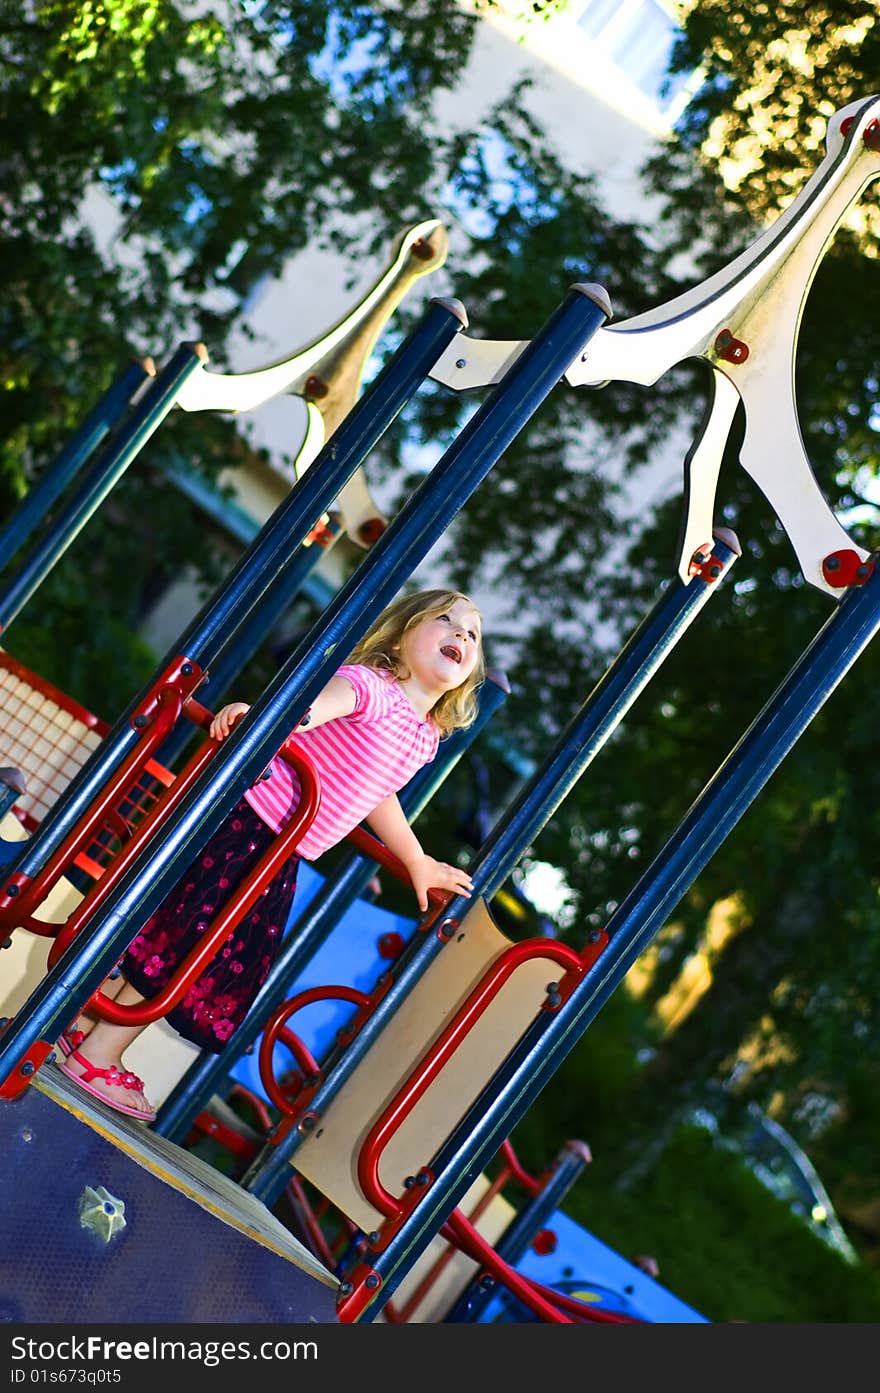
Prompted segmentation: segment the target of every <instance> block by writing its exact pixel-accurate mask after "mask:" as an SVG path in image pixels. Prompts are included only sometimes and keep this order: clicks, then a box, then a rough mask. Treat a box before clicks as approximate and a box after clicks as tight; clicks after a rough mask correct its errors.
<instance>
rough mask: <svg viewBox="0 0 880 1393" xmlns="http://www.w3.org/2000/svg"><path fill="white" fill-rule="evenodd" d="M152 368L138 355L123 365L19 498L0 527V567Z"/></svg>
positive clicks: (18, 547) (22, 543)
mask: <svg viewBox="0 0 880 1393" xmlns="http://www.w3.org/2000/svg"><path fill="white" fill-rule="evenodd" d="M152 372H153V367H152V364H151V363H148V362H146V361H144V360H143V359H140V358H135V359H133V360H132V362H130V363H129V364H128V365H127V366H126V367H125V368H124V369H123V371H122V372H121V373H120V374H119V377H117V378H116V380H115V382H113V383H111V385H110V386H109V387H108V388H107V391H106V392H105V393H104V395H103V396H102V397H101V399H100V401H99V402H98V403H97V405H96V406H95V407H94V408H93V409H92V411H90V412H89V414H88V416H87V417H86V419H85V420H84V421H83V423H82V425H81V426H80V427H79V429H78V430H77V431H76V432H75V433H74V434H73V435H72V436H71V438H70V440H69V441H68V442H67V444H66V445H65V447H64V449H63V450H62V451H61V452H60V453H59V455H58V456H57V458H56V459H55V460H54V461H53V463H52V464H51V465H50V466H49V467H48V468H47V469H46V470H45V471H44V472H43V474H42V475H41V476H40V479H39V480H38V482H37V483H36V484H34V486H33V488H32V489H30V490H29V491H28V493H27V494H26V495H25V497H24V498H23V499H22V500H21V502H20V503H19V505H18V507H17V508H16V509H15V512H14V513H13V514H12V517H11V518H10V519H9V521H8V522H7V523H5V525H4V526H3V527H0V557H2V558H3V561H2V565H3V569H4V570H5V569H6V567H7V566H8V565H9V563H10V561H11V560H12V559H13V557H14V556H16V555H17V554H18V552H19V551H21V549H22V547H23V546H25V544H26V543H27V542H28V541H29V540H30V538H31V537H32V536H33V533H34V531H35V530H36V528H37V527H39V525H40V523H41V522H42V521H43V520H44V518H45V517H46V516H47V515H48V513H49V510H50V508H51V507H52V506H53V504H54V503H56V502H57V500H58V499H59V498H60V497H61V494H62V493H63V492H64V490H65V489H66V488H67V485H68V484H69V483H70V482H71V481H72V480H73V479H74V478H75V477H76V475H77V474H78V473H79V471H80V469H81V468H82V466H83V465H84V464H85V463H86V461H87V460H88V459H89V458H90V456H91V455H92V454H93V453H94V451H95V450H96V449H97V448H98V446H99V445H100V443H101V441H102V440H103V439H104V437H105V436H106V435H107V434H108V432H109V431H110V430H111V429H112V428H113V427H114V426H115V425H116V423H117V421H118V420H119V419H120V418H121V417H122V415H123V413H124V412H125V410H126V408H127V407H128V404H129V402H130V401H131V399H132V397H133V396H134V394H135V392H136V391H137V390H138V388H139V387H142V386H143V384H144V383H145V382H146V380H147V378H148V377H149V376H150V375H151V373H152Z"/></svg>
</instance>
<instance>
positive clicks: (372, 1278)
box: [364, 1272, 382, 1291]
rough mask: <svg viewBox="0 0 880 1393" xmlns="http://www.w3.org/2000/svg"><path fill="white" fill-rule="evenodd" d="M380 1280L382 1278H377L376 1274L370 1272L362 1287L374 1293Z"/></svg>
mask: <svg viewBox="0 0 880 1393" xmlns="http://www.w3.org/2000/svg"><path fill="white" fill-rule="evenodd" d="M381 1280H382V1278H381V1277H380V1276H379V1274H378V1272H371V1273H370V1275H369V1277H368V1278H367V1279H366V1281H365V1282H364V1286H365V1287H369V1288H370V1291H375V1290H376V1288H377V1286H378V1285H379V1283H380V1282H381Z"/></svg>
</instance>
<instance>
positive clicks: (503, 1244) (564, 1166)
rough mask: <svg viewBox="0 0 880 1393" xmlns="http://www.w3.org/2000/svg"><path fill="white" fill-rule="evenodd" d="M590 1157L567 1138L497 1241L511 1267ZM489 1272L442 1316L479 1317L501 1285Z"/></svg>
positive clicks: (453, 1321) (454, 1319) (451, 1318)
mask: <svg viewBox="0 0 880 1393" xmlns="http://www.w3.org/2000/svg"><path fill="white" fill-rule="evenodd" d="M588 1159H589V1152H588V1151H587V1149H586V1147H585V1146H584V1143H583V1142H580V1141H568V1142H566V1143H565V1146H564V1147H563V1148H562V1150H561V1151H560V1153H559V1155H558V1156H557V1158H556V1161H555V1163H554V1166H553V1170H552V1171H551V1173H550V1176H549V1178H548V1180H547V1183H546V1184H545V1185H544V1186H543V1188H542V1189H541V1191H540V1193H539V1194H537V1195H534V1196H533V1197H532V1199H531V1200H530V1201H529V1203H528V1204H527V1205H524V1206H523V1208H522V1209H521V1210H520V1211H519V1213H518V1214H517V1215H516V1217H515V1218H514V1219H511V1221H510V1224H509V1225H508V1227H507V1228H506V1229H505V1230H504V1233H503V1234H502V1235H501V1238H500V1239H499V1241H498V1242H497V1243H496V1244H495V1245H494V1247H495V1251H496V1253H497V1254H498V1256H499V1257H500V1258H503V1260H504V1261H505V1262H506V1263H509V1264H510V1266H511V1267H516V1264H517V1263H518V1262H519V1260H520V1258H522V1257H523V1255H524V1253H525V1251H526V1249H527V1248H528V1246H529V1244H530V1243H531V1242H532V1240H533V1239H534V1237H535V1234H537V1233H540V1231H541V1229H543V1228H544V1227H545V1225H546V1223H547V1220H548V1219H549V1218H550V1216H551V1215H552V1214H553V1213H554V1212H555V1211H556V1210H557V1209H558V1208H559V1206H560V1204H561V1203H562V1200H563V1199H564V1198H565V1196H566V1195H567V1194H568V1192H569V1190H570V1189H571V1187H572V1185H573V1184H574V1182H575V1181H576V1180H577V1179H578V1177H579V1176H580V1175H581V1174H582V1173H583V1169H584V1167H585V1166H586V1164H587V1161H588ZM487 1276H488V1274H483V1276H482V1277H480V1276H477V1277H475V1278H474V1279H473V1281H471V1282H469V1283H468V1285H467V1286H466V1287H465V1289H464V1291H463V1292H462V1293H461V1295H460V1297H459V1298H458V1300H457V1301H456V1302H455V1303H454V1304H453V1305H452V1306H451V1307H450V1309H449V1310H448V1311H447V1312H446V1315H445V1316H444V1317H443V1319H444V1321H445V1322H448V1323H449V1324H450V1325H455V1324H458V1323H460V1322H465V1321H466V1322H468V1323H473V1322H475V1321H478V1320H479V1319H480V1316H481V1315H482V1314H483V1312H484V1311H485V1309H486V1307H487V1306H488V1305H489V1303H490V1301H492V1300H493V1299H494V1298H495V1297H496V1296H497V1295H498V1285H497V1283H496V1282H495V1280H494V1279H493V1278H492V1277H489V1278H488V1281H487V1280H486V1278H487Z"/></svg>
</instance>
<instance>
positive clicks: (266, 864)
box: [89, 740, 321, 1025]
mask: <svg viewBox="0 0 880 1393" xmlns="http://www.w3.org/2000/svg"><path fill="white" fill-rule="evenodd" d="M280 753H283V755H284V757H285V758H286V759H287V761H288V763H290V764H292V765H293V767H294V768H295V769H296V772H297V774H298V776H299V782H300V795H301V796H300V803H299V807H298V808H297V810H296V812H295V813H294V815H293V817H292V818H291V820H290V822H289V823H288V824H287V826H286V827H285V829H284V831H283V832H280V833H279V834H278V836H277V837H276V839H275V841H274V842H273V843H272V845H271V846H270V847H268V849H267V850H266V851H264V852H263V855H262V856H261V857H260V859H259V861H258V862H257V864H256V865H255V866H254V868H253V869H252V870H251V871H250V872H249V873H248V875H246V876H245V878H244V880H243V881H242V882H241V884H240V885H239V887H238V889H237V890H236V892H235V894H234V895H233V896H232V897H231V898H230V899H229V900H228V901H227V903H226V904H225V905H224V906H223V908H222V909H221V911H220V913H219V914H217V915H216V916H215V917H214V919H213V920H212V921H211V924H210V926H209V927H208V928H207V929H205V931H204V933H203V934H202V935H201V937H200V939H199V941H198V943H196V944H194V945H193V947H192V948H191V949H190V951H189V952H188V953H187V955H186V957H185V958H184V959H183V961H182V962H181V964H180V966H179V968H178V969H177V971H176V972H174V973H173V974H172V975H171V977H170V978H169V979H168V981H167V982H166V983H165V986H164V987H163V988H162V989H161V991H159V992H157V993H156V995H155V996H154V997H151V998H150V1000H149V1002H141V1003H139V1004H138V1005H133V1006H120V1005H119V1003H118V1002H116V1001H114V1000H113V999H112V998H111V997H108V996H105V995H104V993H103V992H100V991H99V992H96V993H95V995H94V996H93V997H92V999H91V1002H90V1003H89V1009H90V1010H94V1012H95V1013H96V1014H97V1015H99V1016H100V1017H101V1019H102V1020H106V1021H111V1022H112V1023H113V1025H149V1024H150V1023H151V1022H152V1021H157V1020H159V1019H160V1017H162V1016H164V1015H167V1013H168V1012H169V1011H170V1010H171V1009H172V1007H174V1006H176V1005H177V1003H178V1002H179V1001H180V1000H181V999H182V998H183V997H184V996H185V995H186V993H187V991H188V990H189V988H190V987H191V986H192V984H193V982H195V981H197V980H198V978H199V977H200V976H201V975H202V973H203V972H204V970H205V968H206V967H208V965H209V964H210V963H211V962H212V961H213V959H214V957H215V956H216V954H217V950H218V949H219V948H220V947H221V946H222V945H223V944H224V943H225V942H226V939H227V938H228V937H229V935H230V934H231V933H232V932H233V930H234V929H235V926H236V924H238V922H239V920H240V919H242V918H243V916H244V915H245V914H247V912H248V910H249V909H251V908H252V907H253V905H255V904H256V902H257V900H258V899H259V897H260V895H261V894H262V892H263V890H264V888H265V886H266V885H267V884H268V883H269V881H270V880H272V878H273V877H274V876H275V875H277V873H278V872H279V871H280V869H281V867H282V866H283V865H284V863H285V861H286V860H287V859H288V858H289V857H290V855H291V854H292V852H293V851H294V849H295V847H296V845H297V843H298V842H299V840H300V838H301V837H302V835H303V833H304V832H305V831H306V829H307V828H308V827H310V826H311V824H312V822H313V821H314V819H315V814H316V813H317V811H318V806H319V803H320V799H321V789H320V784H319V781H318V774H317V771H316V769H315V766H314V765H313V764H312V761H311V760H310V759H309V757H308V755H307V754H305V752H304V751H303V750H302V749H301V748H300V747H298V746H295V745H293V744H292V742H291V740H288V741H286V742H285V744H284V745H283V746H282V750H281V752H280Z"/></svg>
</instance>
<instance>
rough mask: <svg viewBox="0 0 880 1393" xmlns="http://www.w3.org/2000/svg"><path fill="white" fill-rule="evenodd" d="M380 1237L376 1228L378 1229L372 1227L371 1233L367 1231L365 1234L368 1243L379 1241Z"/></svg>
mask: <svg viewBox="0 0 880 1393" xmlns="http://www.w3.org/2000/svg"><path fill="white" fill-rule="evenodd" d="M380 1237H381V1235H380V1233H379V1230H378V1229H373V1231H372V1233H368V1234H367V1242H368V1243H373V1244H376V1243H378V1242H379V1239H380Z"/></svg>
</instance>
